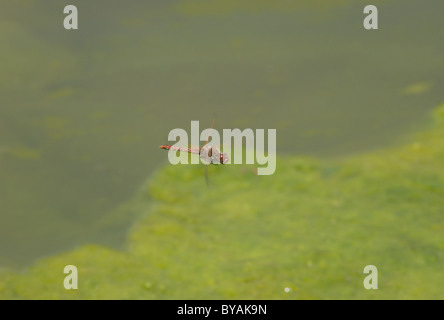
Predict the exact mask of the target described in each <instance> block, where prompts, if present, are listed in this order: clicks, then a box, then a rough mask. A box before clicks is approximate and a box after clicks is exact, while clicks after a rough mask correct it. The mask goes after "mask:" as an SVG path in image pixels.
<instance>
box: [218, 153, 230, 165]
mask: <svg viewBox="0 0 444 320" xmlns="http://www.w3.org/2000/svg"><path fill="white" fill-rule="evenodd" d="M229 160H230V159H229V158H228V156H227V155H226V154H225V153H221V154H220V163H221V164H227V163H228V161H229Z"/></svg>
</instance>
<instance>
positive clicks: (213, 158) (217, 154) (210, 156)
mask: <svg viewBox="0 0 444 320" xmlns="http://www.w3.org/2000/svg"><path fill="white" fill-rule="evenodd" d="M215 121H216V116H214V118H213V122H212V124H211V129H213V128H214V123H215ZM209 139H210V135H208V137H207V140H206V141H205V144H204V146H203V147H202V148H200V147H191V148H181V147H176V146H172V145H161V146H159V148H160V149H164V150H174V151H180V152H187V153H192V154H198V155H199V156H200V158H201V160H202V162H203V163H204V164H206V165H205V182H206V184H207V186H209V179H208V166H207V165H208V164H227V163H228V162H229V161H230V158H229V157H228V155H227V154H226V153H223V152H221V151H220V149H219V148H217V147H215V146H210V145H209V144H208V140H209Z"/></svg>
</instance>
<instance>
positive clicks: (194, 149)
mask: <svg viewBox="0 0 444 320" xmlns="http://www.w3.org/2000/svg"><path fill="white" fill-rule="evenodd" d="M159 148H160V149H165V150H174V151H180V152H188V153H194V154H200V148H181V147H176V146H170V145H162V146H159Z"/></svg>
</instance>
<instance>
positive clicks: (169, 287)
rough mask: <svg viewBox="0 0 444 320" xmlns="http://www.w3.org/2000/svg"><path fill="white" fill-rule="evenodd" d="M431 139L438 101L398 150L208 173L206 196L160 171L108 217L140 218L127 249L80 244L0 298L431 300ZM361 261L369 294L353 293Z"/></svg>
mask: <svg viewBox="0 0 444 320" xmlns="http://www.w3.org/2000/svg"><path fill="white" fill-rule="evenodd" d="M443 135H444V105H441V106H440V107H439V108H437V109H436V110H435V111H434V113H433V115H432V116H430V120H429V126H428V128H427V129H425V130H423V131H422V132H419V133H416V134H412V135H411V137H410V138H409V141H410V142H409V143H406V144H405V145H404V146H400V147H396V148H392V149H385V150H380V151H375V152H372V153H366V154H361V155H356V156H352V157H348V158H346V159H336V160H327V161H320V160H317V159H314V158H301V157H294V156H291V157H290V156H288V157H280V158H278V162H277V170H276V173H275V174H274V175H273V176H256V175H254V169H253V168H252V167H248V166H240V165H231V166H216V167H215V166H213V167H211V168H210V169H211V170H210V175H211V182H212V184H211V187H210V188H207V187H206V186H205V183H204V179H203V176H202V168H201V167H199V166H185V165H182V166H171V165H166V166H165V167H163V168H162V169H161V170H160V171H158V172H157V173H156V174H155V175H154V177H152V178H151V179H149V181H148V182H147V183H146V184H145V185H143V186H142V187H141V189H140V192H138V193H137V195H135V197H134V198H133V199H132V200H131V201H129V202H128V203H126V204H125V205H123V206H122V207H120V208H119V209H118V210H117V211H119V212H112V213H110V214H109V219H110V223H115V221H112V220H113V217H117V218H118V217H120V216H121V215H122V212H127V213H128V214H133V215H135V216H138V217H139V218H138V221H137V222H136V223H135V224H134V226H133V228H132V229H131V231H130V232H129V235H128V239H127V249H126V250H122V251H117V250H114V249H110V248H107V247H102V246H97V245H86V246H82V247H79V248H77V249H76V250H72V251H69V252H66V253H63V254H60V255H56V256H52V257H49V258H46V259H42V260H40V261H39V262H37V263H36V264H34V265H33V266H32V267H30V268H28V269H27V270H24V271H23V272H21V273H18V272H12V271H8V270H3V271H2V272H1V273H0V298H1V299H41V298H49V299H91V298H97V299H105V298H106V299H230V298H233V299H333V298H339V299H345V298H357V299H422V298H440V299H442V298H444V289H443V288H444V276H443V275H442V270H443V267H444V241H443V231H444V222H443V209H444V167H443V163H444V139H443ZM117 218H116V219H117ZM370 264H371V265H375V266H376V267H377V268H378V280H379V283H378V285H379V289H378V290H366V289H364V287H363V280H364V277H365V276H366V275H365V274H363V269H364V267H365V266H366V265H370ZM66 265H75V266H77V268H78V286H79V288H78V289H77V290H66V289H65V288H64V286H63V280H64V277H65V276H66V275H65V274H63V269H64V267H65V266H66ZM285 288H289V289H287V290H285Z"/></svg>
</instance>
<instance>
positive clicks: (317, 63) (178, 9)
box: [0, 0, 444, 265]
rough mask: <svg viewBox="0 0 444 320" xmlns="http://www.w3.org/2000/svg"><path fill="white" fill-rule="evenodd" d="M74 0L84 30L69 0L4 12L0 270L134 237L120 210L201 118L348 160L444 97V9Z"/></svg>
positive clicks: (393, 135)
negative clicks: (67, 22) (164, 147)
mask: <svg viewBox="0 0 444 320" xmlns="http://www.w3.org/2000/svg"><path fill="white" fill-rule="evenodd" d="M71 3H72V4H76V5H77V6H78V9H79V30H78V31H66V30H64V29H63V27H62V22H63V18H64V15H63V7H64V5H65V4H61V3H60V2H59V1H21V2H20V4H18V3H15V2H14V3H12V2H7V1H2V3H1V8H2V9H1V10H0V41H1V43H2V49H1V50H0V97H1V98H0V101H1V104H0V204H1V211H0V265H11V264H12V265H14V264H18V265H20V264H26V263H29V262H30V261H32V260H33V259H35V258H37V257H41V256H44V255H47V254H51V253H54V252H58V251H61V250H64V249H68V248H71V247H73V246H76V245H80V244H83V243H89V242H95V243H101V244H107V245H113V246H117V245H119V244H120V243H122V241H123V239H124V237H125V234H126V230H127V228H128V226H129V225H130V224H131V221H132V219H133V218H134V217H133V216H131V215H127V216H113V217H112V218H109V216H108V214H109V212H111V211H112V210H113V209H114V208H116V207H117V206H118V205H119V204H120V203H122V202H123V201H124V200H126V199H127V198H128V197H130V196H131V195H132V194H133V193H134V192H135V190H136V189H137V188H138V186H139V185H140V183H141V182H142V181H144V180H145V179H146V177H147V176H148V175H150V173H152V172H153V171H154V170H155V169H156V168H158V167H159V166H160V165H161V164H162V163H164V162H165V161H166V154H165V153H164V152H161V151H160V150H158V149H157V146H158V145H160V144H164V143H167V135H168V132H169V131H170V130H171V129H172V128H176V127H181V128H185V129H187V128H189V125H190V121H191V120H201V123H208V125H209V124H210V120H211V117H212V115H213V114H214V112H217V114H218V122H217V127H218V128H235V127H240V128H245V127H252V128H277V129H278V141H277V143H278V152H280V153H295V154H296V153H297V154H313V155H317V156H341V155H344V154H349V153H355V152H360V151H363V150H367V149H371V148H376V147H380V146H385V145H388V144H392V143H395V142H396V141H399V140H400V139H402V136H403V135H404V134H406V133H408V132H410V131H411V130H412V128H413V127H415V126H418V125H420V124H421V123H422V121H423V119H424V118H425V114H426V112H427V111H428V110H429V109H431V108H432V107H434V106H436V105H437V104H438V103H439V102H440V100H441V99H442V87H443V84H444V73H443V67H444V41H443V30H444V22H443V21H442V12H443V10H444V2H442V1H436V0H427V1H411V0H402V1H401V0H399V1H397V0H393V1H378V2H375V4H377V5H378V8H379V10H380V29H379V30H378V31H365V30H364V29H363V27H362V20H363V17H364V15H363V13H362V10H363V7H364V5H366V4H367V3H364V2H361V1H359V2H355V1H354V2H353V4H351V1H349V2H347V1H316V2H309V1H273V2H271V1H259V2H254V1H246V0H242V1H231V0H230V1H222V0H217V1H213V2H212V4H211V5H208V4H205V3H206V2H205V1H194V0H193V1H192V0H189V1H185V0H184V1H156V2H153V1H151V2H146V1H134V0H131V1H127V2H125V4H123V3H122V2H121V1H103V0H102V1H94V2H93V3H91V2H87V1H72V2H71ZM252 3H256V4H254V5H253V4H252ZM310 3H312V4H310ZM319 4H328V5H322V6H320V7H318V5H319ZM278 169H279V168H278Z"/></svg>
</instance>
